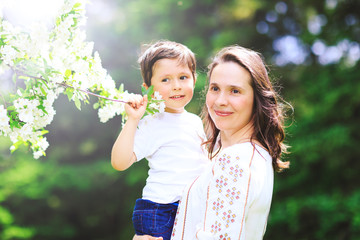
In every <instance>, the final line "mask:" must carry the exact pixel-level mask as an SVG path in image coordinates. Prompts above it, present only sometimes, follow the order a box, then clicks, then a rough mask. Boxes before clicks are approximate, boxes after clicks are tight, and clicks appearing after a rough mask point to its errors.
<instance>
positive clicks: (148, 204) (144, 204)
mask: <svg viewBox="0 0 360 240" xmlns="http://www.w3.org/2000/svg"><path fill="white" fill-rule="evenodd" d="M178 205H179V201H177V202H174V203H165V204H164V203H156V202H153V201H150V200H147V199H142V198H139V199H136V204H135V210H141V209H152V208H167V209H169V208H177V207H178Z"/></svg>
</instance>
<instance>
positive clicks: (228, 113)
mask: <svg viewBox="0 0 360 240" xmlns="http://www.w3.org/2000/svg"><path fill="white" fill-rule="evenodd" d="M214 112H215V114H216V115H217V116H219V117H227V116H230V115H231V114H232V112H228V111H218V110H214Z"/></svg>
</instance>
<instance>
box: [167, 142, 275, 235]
mask: <svg viewBox="0 0 360 240" xmlns="http://www.w3.org/2000/svg"><path fill="white" fill-rule="evenodd" d="M254 146H255V147H254ZM254 146H253V145H252V144H251V143H250V142H247V143H240V144H235V145H232V146H230V147H227V148H225V149H223V150H221V152H219V154H218V155H217V157H216V159H214V160H213V163H212V164H211V166H210V167H209V168H208V169H206V170H205V172H204V173H203V174H201V175H200V176H199V177H198V178H197V179H196V180H195V181H194V182H192V183H191V184H190V185H188V187H186V188H185V190H184V193H183V196H182V199H181V202H180V204H179V208H178V212H177V215H176V219H175V223H174V228H173V233H172V238H171V239H172V240H180V239H181V240H193V239H200V240H210V239H226V240H232V239H240V240H245V239H246V240H260V239H262V238H263V235H264V233H265V229H266V223H267V218H268V214H269V211H270V205H271V199H272V192H273V181H274V171H273V167H272V159H271V156H270V155H269V153H268V152H267V151H266V150H265V149H263V148H262V147H260V146H258V145H256V144H255V145H254Z"/></svg>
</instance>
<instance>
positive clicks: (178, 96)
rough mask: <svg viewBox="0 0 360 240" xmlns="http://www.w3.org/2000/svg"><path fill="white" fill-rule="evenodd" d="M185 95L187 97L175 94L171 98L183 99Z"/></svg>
mask: <svg viewBox="0 0 360 240" xmlns="http://www.w3.org/2000/svg"><path fill="white" fill-rule="evenodd" d="M184 97H185V95H174V96H171V97H170V99H173V100H178V99H183V98H184Z"/></svg>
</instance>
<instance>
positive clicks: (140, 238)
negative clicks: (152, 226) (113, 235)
mask: <svg viewBox="0 0 360 240" xmlns="http://www.w3.org/2000/svg"><path fill="white" fill-rule="evenodd" d="M132 240H163V238H162V237H152V236H149V235H141V236H139V235H135V236H134V237H133V239H132Z"/></svg>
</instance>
